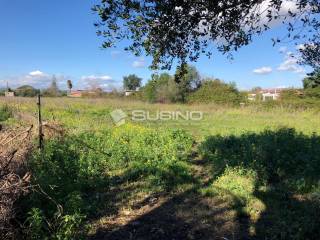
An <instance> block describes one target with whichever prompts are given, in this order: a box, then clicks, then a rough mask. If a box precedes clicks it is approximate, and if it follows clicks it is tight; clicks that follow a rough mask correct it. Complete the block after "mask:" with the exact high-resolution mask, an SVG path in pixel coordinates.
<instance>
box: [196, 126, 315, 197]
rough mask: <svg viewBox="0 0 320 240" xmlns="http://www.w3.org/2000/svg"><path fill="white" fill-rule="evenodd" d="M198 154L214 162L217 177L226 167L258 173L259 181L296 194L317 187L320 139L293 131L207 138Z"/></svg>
mask: <svg viewBox="0 0 320 240" xmlns="http://www.w3.org/2000/svg"><path fill="white" fill-rule="evenodd" d="M200 151H201V153H202V154H203V155H204V156H205V157H206V158H208V159H210V160H211V161H213V163H214V165H215V168H216V173H217V174H220V173H222V172H223V171H224V169H225V168H226V167H227V166H231V167H236V166H241V167H243V168H245V169H251V170H254V171H256V172H257V174H258V177H259V181H260V182H265V183H268V184H281V185H284V186H286V187H287V188H289V189H292V190H294V191H299V192H308V191H312V190H313V189H314V188H316V187H317V186H318V183H319V182H318V181H319V174H318V173H319V171H320V136H317V135H312V136H310V137H309V136H306V135H304V134H302V133H297V132H296V131H295V130H294V129H287V128H282V129H279V130H277V131H271V130H266V131H264V132H262V133H261V134H257V133H246V134H242V135H241V136H228V137H223V136H213V137H209V138H208V139H207V140H206V141H205V142H204V143H203V144H202V145H201V146H200Z"/></svg>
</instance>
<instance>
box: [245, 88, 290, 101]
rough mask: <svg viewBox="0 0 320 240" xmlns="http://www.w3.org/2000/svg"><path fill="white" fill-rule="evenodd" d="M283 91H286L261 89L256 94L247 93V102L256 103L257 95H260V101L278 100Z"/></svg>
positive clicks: (281, 89) (282, 89)
mask: <svg viewBox="0 0 320 240" xmlns="http://www.w3.org/2000/svg"><path fill="white" fill-rule="evenodd" d="M284 90H286V89H285V88H269V89H262V90H260V91H259V92H258V93H249V94H248V100H249V101H256V100H257V96H258V95H261V97H262V101H267V100H278V99H279V97H280V94H281V92H282V91H284Z"/></svg>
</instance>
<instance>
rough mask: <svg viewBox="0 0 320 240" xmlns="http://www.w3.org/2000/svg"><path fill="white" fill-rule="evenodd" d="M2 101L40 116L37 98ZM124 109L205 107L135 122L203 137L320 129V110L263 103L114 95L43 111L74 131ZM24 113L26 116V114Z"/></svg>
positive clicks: (51, 102) (55, 104)
mask: <svg viewBox="0 0 320 240" xmlns="http://www.w3.org/2000/svg"><path fill="white" fill-rule="evenodd" d="M0 103H1V104H8V105H10V106H14V108H15V109H16V111H17V112H21V113H25V118H26V120H28V119H30V120H31V119H32V118H28V115H29V116H33V117H36V114H37V106H36V99H28V98H14V99H8V98H7V99H5V98H0ZM115 109H122V110H123V111H124V112H126V113H127V114H128V115H129V117H128V118H127V122H132V121H131V118H130V112H131V111H132V110H146V111H149V112H150V115H151V116H156V113H157V111H181V112H183V113H184V112H185V111H201V112H203V114H204V117H203V120H201V121H185V120H170V121H144V122H134V123H135V124H139V125H143V126H145V127H151V128H156V129H158V128H163V129H166V128H181V129H185V130H187V131H188V132H190V133H191V134H192V135H193V136H194V137H195V138H196V139H198V140H199V141H201V140H203V139H204V138H205V137H206V136H210V135H217V134H221V135H230V134H234V135H240V134H242V133H246V132H248V131H249V132H261V131H263V130H265V129H277V128H279V127H288V128H295V129H296V130H297V131H302V132H304V133H305V134H309V135H310V134H312V133H313V132H315V133H320V124H319V122H320V111H319V110H312V109H311V110H297V109H288V108H281V107H274V108H271V109H266V108H262V107H259V106H247V107H244V108H232V107H224V106H217V105H210V104H208V105H182V104H181V105H178V104H148V103H144V102H138V101H130V100H128V101H126V100H117V99H115V100H113V99H70V98H57V99H54V98H46V99H43V115H44V118H45V119H47V120H57V121H59V122H61V123H63V124H64V125H65V126H66V127H67V128H69V129H70V130H72V131H90V130H93V131H95V130H101V129H105V128H112V127H114V123H113V121H112V119H111V117H110V112H111V111H113V110H115ZM22 117H23V116H22Z"/></svg>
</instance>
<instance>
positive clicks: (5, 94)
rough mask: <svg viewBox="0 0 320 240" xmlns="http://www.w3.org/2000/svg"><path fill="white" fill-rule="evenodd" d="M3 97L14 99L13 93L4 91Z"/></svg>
mask: <svg viewBox="0 0 320 240" xmlns="http://www.w3.org/2000/svg"><path fill="white" fill-rule="evenodd" d="M4 96H5V97H14V96H15V94H14V92H13V91H5V92H4Z"/></svg>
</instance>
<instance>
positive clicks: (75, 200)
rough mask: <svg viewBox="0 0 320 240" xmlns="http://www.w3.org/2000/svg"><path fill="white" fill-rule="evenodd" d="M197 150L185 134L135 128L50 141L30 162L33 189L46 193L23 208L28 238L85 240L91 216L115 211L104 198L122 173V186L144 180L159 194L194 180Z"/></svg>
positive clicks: (32, 197) (36, 193)
mask: <svg viewBox="0 0 320 240" xmlns="http://www.w3.org/2000/svg"><path fill="white" fill-rule="evenodd" d="M191 147H192V139H191V137H190V136H189V135H188V134H186V133H185V132H183V131H178V130H175V131H174V130H169V131H166V132H160V133H159V132H156V131H154V130H151V129H146V128H142V127H137V126H132V125H127V126H125V127H122V128H121V129H120V128H119V129H115V130H113V131H103V132H99V133H83V134H80V135H77V136H74V135H71V136H68V137H66V138H65V139H63V140H61V139H60V140H58V139H57V140H50V141H49V142H47V143H46V146H45V149H44V151H43V152H42V153H40V152H39V153H38V154H36V155H34V156H33V158H32V159H31V160H30V167H31V170H32V172H33V173H34V177H33V184H35V185H39V186H40V188H41V191H34V192H33V193H32V194H31V195H30V196H29V198H28V199H27V200H26V201H25V202H24V203H23V204H24V208H25V210H24V212H27V215H26V216H24V217H25V219H26V220H25V221H26V222H25V227H26V230H25V234H26V235H27V236H28V237H30V238H31V239H44V238H47V237H49V239H75V238H76V239H79V238H80V237H81V235H82V234H84V233H85V229H82V228H80V226H81V225H82V224H83V223H84V220H85V219H86V216H94V215H95V214H97V212H99V209H100V210H101V209H103V207H110V206H108V204H109V203H108V202H104V203H103V201H104V200H105V199H103V198H101V197H99V196H103V194H104V193H106V192H108V191H109V189H110V188H111V187H112V186H113V185H114V184H115V183H114V179H113V177H114V176H113V175H114V174H115V172H117V171H121V175H122V177H121V181H130V182H135V181H143V182H144V188H146V189H158V191H159V189H163V190H166V191H167V190H170V189H174V188H175V187H176V186H177V184H181V183H187V182H190V181H192V177H191V175H190V172H189V166H188V165H187V164H186V159H187V156H188V155H189V154H190V151H191ZM44 193H45V194H44ZM97 196H98V197H97ZM110 204H111V203H110Z"/></svg>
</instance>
